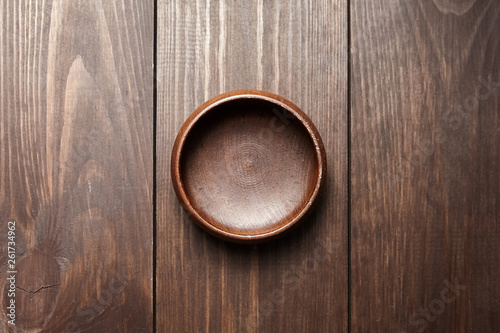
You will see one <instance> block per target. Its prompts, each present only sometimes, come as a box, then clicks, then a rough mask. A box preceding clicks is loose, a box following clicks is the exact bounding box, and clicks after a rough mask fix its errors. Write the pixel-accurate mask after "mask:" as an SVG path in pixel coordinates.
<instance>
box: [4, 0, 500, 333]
mask: <svg viewBox="0 0 500 333" xmlns="http://www.w3.org/2000/svg"><path fill="white" fill-rule="evenodd" d="M499 53H500V3H499V2H498V1H495V0H408V1H396V0H382V1H362V0H332V1H327V0H319V1H302V0H294V1H283V0H276V1H266V0H248V1H234V0H221V1H210V0H189V1H183V0H169V1H160V0H156V1H139V0H123V1H118V0H109V1H104V0H72V1H69V0H36V1H35V0H3V1H2V2H1V3H0V73H1V75H0V227H1V228H2V230H0V247H1V248H2V252H1V253H0V278H1V280H2V281H4V282H2V283H0V285H3V289H2V294H1V296H0V300H1V302H0V303H1V306H2V310H1V311H0V318H1V324H0V332H47V333H52V332H96V333H101V332H153V331H157V332H314V333H316V332H319V333H321V332H360V333H364V332H384V333H385V332H398V333H403V332H408V333H410V332H420V333H421V332H453V333H455V332H479V333H486V332H499V331H500V152H499V150H500V145H499V144H500V119H499V118H500V60H499V58H498V57H497V55H498V54H499ZM235 89H261V90H267V91H269V92H272V93H277V94H280V95H281V96H283V97H285V98H287V99H290V100H291V101H293V102H294V103H296V104H297V105H298V106H299V107H301V108H302V110H304V111H305V112H306V113H307V114H308V115H309V116H310V118H311V119H312V121H313V122H314V123H315V124H316V125H317V127H318V130H319V132H320V134H321V136H322V138H323V141H324V143H325V147H326V151H327V163H328V170H327V172H328V178H327V186H326V191H325V195H324V196H323V197H322V198H321V200H320V202H319V205H318V207H317V209H316V210H315V211H314V213H313V214H312V215H311V216H310V217H308V218H307V219H306V221H305V222H304V223H303V224H302V225H301V226H300V227H299V228H298V229H296V230H294V231H293V232H292V233H290V234H289V235H286V236H285V237H283V238H281V239H278V240H276V241H273V242H270V243H265V244H261V245H236V244H232V243H227V242H223V241H220V240H218V239H216V238H214V237H212V236H209V235H208V234H207V233H205V232H204V231H202V230H201V229H200V228H198V227H197V226H195V225H194V224H193V223H192V222H191V221H190V220H189V218H188V217H187V215H186V214H185V213H184V212H183V211H182V209H181V207H180V205H179V203H178V201H177V199H176V197H175V194H174V191H173V188H172V186H171V178H170V152H171V149H172V145H173V141H174V139H175V136H176V134H177V132H178V130H179V129H180V127H181V125H182V123H183V122H184V120H185V119H186V118H187V116H188V115H189V114H190V113H191V112H192V111H194V109H195V108H196V107H197V106H199V105H200V104H201V103H203V102H204V101H205V100H207V99H209V98H211V97H214V96H216V95H218V94H220V93H223V92H227V91H230V90H235ZM9 228H10V231H13V232H12V233H11V234H9V233H8V232H9ZM9 236H10V237H11V238H10V239H9ZM14 237H15V238H14ZM12 258H14V259H12ZM9 259H10V260H15V263H14V262H12V261H9ZM11 271H13V272H15V273H11ZM14 280H15V281H14ZM11 282H12V283H13V284H12V285H13V286H15V287H13V289H11V288H10V285H11ZM12 300H14V301H15V303H14V304H15V310H14V312H15V317H14V318H15V319H14V320H13V319H12V315H11V316H10V317H9V316H8V315H9V314H11V313H12V306H11V309H9V306H10V305H11V304H12V303H13V302H12ZM9 321H10V323H9ZM13 323H15V325H12V324H13Z"/></svg>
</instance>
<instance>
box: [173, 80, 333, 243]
mask: <svg viewBox="0 0 500 333" xmlns="http://www.w3.org/2000/svg"><path fill="white" fill-rule="evenodd" d="M171 168H172V169H171V171H172V182H173V185H174V189H175V193H176V194H177V197H178V198H179V201H180V202H181V204H182V206H183V207H184V209H185V210H186V212H187V213H188V214H189V215H190V216H191V217H192V218H193V219H194V221H195V222H196V223H197V224H198V225H199V226H200V227H202V228H203V229H205V230H206V231H208V232H209V233H211V234H213V235H215V236H217V237H220V238H222V239H225V240H230V241H236V242H246V243H249V242H256V241H261V240H264V239H270V238H273V237H275V236H277V235H279V234H281V233H282V232H284V231H286V230H288V229H290V228H291V227H292V226H295V225H296V224H297V223H298V222H299V221H300V220H301V219H302V218H303V217H304V216H305V215H306V213H308V212H309V211H310V210H311V207H312V206H313V204H314V202H315V201H316V199H317V198H318V195H319V193H320V190H321V189H322V186H323V184H324V180H325V177H326V158H325V149H324V146H323V143H322V141H321V138H320V136H319V133H318V131H317V130H316V128H315V127H314V125H313V123H312V122H311V120H310V119H309V118H308V117H307V116H306V115H305V114H304V112H302V111H301V110H300V109H299V108H298V107H297V106H296V105H295V104H293V103H291V102H290V101H288V100H286V99H284V98H283V97H280V96H278V95H275V94H271V93H268V92H264V91H258V90H237V91H232V92H228V93H225V94H222V95H219V96H217V97H215V98H213V99H211V100H209V101H207V102H205V103H204V104H203V105H201V106H200V107H199V108H198V109H197V110H196V111H194V112H193V114H191V116H189V118H188V119H187V120H186V122H185V123H184V125H183V126H182V128H181V130H180V131H179V134H178V135H177V139H176V141H175V144H174V147H173V151H172V159H171Z"/></svg>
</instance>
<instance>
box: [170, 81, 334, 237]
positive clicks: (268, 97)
mask: <svg viewBox="0 0 500 333" xmlns="http://www.w3.org/2000/svg"><path fill="white" fill-rule="evenodd" d="M239 99H260V100H264V101H267V102H270V103H273V104H277V105H278V106H280V107H282V108H284V109H285V110H287V111H289V112H290V113H292V114H293V115H294V116H295V117H296V118H297V119H298V120H299V122H300V123H301V124H302V125H303V126H304V127H305V129H306V130H307V133H308V135H309V137H310V138H311V140H312V141H313V144H314V148H315V152H316V154H315V155H316V160H317V163H318V172H317V177H316V183H315V186H314V190H313V192H312V194H311V195H310V196H309V198H308V199H307V201H306V204H305V205H304V206H303V207H302V209H301V210H300V211H299V212H298V213H296V214H294V215H293V216H292V217H290V218H287V219H284V220H283V222H284V224H282V225H281V226H280V227H278V228H276V229H273V230H270V231H266V232H263V233H258V234H252V235H245V234H239V233H235V232H231V231H228V230H225V229H222V228H219V227H217V226H215V225H214V224H212V223H210V221H209V220H207V219H205V218H203V216H201V215H200V214H199V212H198V211H197V209H195V208H194V207H193V205H192V204H191V202H190V199H189V197H188V195H187V194H186V191H185V189H184V185H183V181H182V177H181V168H180V167H181V165H180V164H181V156H182V152H183V147H184V143H185V142H186V139H187V137H188V135H189V133H190V132H191V130H192V129H193V127H194V125H195V124H196V123H197V122H198V120H199V119H200V118H201V117H202V116H204V115H205V114H207V113H208V112H210V111H211V110H213V109H214V108H216V107H217V106H219V105H221V104H224V103H226V102H230V101H234V100H239ZM170 167H171V177H172V184H173V187H174V191H175V194H176V196H177V198H178V199H179V201H180V203H181V205H182V207H183V208H184V210H185V211H186V213H187V214H188V216H189V217H190V218H191V219H192V220H194V222H195V223H196V224H197V225H198V226H200V227H201V228H202V229H204V230H205V231H207V232H208V233H210V234H212V235H214V236H216V237H219V238H222V239H224V240H227V241H233V242H239V243H255V242H259V241H264V240H270V239H273V238H275V237H277V236H279V235H281V234H282V233H283V232H285V231H288V230H290V229H291V228H292V227H294V226H296V225H298V224H299V222H300V221H301V220H303V218H304V217H305V216H306V215H307V214H308V213H310V212H311V209H312V208H313V206H314V204H316V203H317V199H318V197H319V196H320V194H321V192H322V189H323V187H324V184H325V179H326V152H325V147H324V144H323V141H322V139H321V136H320V134H319V132H318V130H317V129H316V127H315V126H314V124H313V122H312V121H311V119H310V118H309V117H308V116H307V115H306V114H305V113H304V112H303V111H302V110H301V109H300V108H299V107H298V106H297V105H295V104H294V103H292V102H291V101H289V100H287V99H285V98H283V97H281V96H279V95H277V94H273V93H270V92H267V91H262V90H254V89H240V90H233V91H229V92H226V93H223V94H220V95H218V96H215V97H213V98H211V99H209V100H207V101H206V102H205V103H203V104H202V105H200V106H199V107H198V108H197V109H196V110H195V111H194V112H193V113H191V115H189V117H188V118H187V119H186V121H185V122H184V124H183V125H182V126H181V129H180V130H179V132H178V134H177V137H176V139H175V142H174V145H173V148H172V154H171V163H170Z"/></svg>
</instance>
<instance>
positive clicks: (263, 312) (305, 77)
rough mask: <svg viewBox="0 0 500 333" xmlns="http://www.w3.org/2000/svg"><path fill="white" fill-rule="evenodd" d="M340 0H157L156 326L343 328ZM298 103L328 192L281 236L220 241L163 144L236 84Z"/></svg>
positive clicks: (343, 10)
mask: <svg viewBox="0 0 500 333" xmlns="http://www.w3.org/2000/svg"><path fill="white" fill-rule="evenodd" d="M346 18H347V2H346V1H314V2H310V1H273V2H271V1H259V0H253V1H244V2H241V1H238V2H237V1H203V0H198V1H180V0H176V1H159V2H158V40H157V43H158V44H157V45H158V51H157V72H158V81H157V83H158V104H157V105H158V108H157V112H158V113H157V114H158V126H157V134H158V140H157V162H158V167H157V179H158V192H157V195H158V196H157V200H158V201H157V206H158V208H157V216H158V229H157V239H158V247H157V261H156V262H157V293H158V297H157V329H158V331H159V332H342V331H346V329H347V196H346V195H347V192H346V189H347V178H346V173H347V165H346V164H347V158H346V154H347V128H346V125H347V122H346V121H347V85H346V83H347V26H346V23H347V22H346ZM249 88H251V89H261V90H267V91H270V92H272V93H277V94H279V95H281V96H283V97H285V98H287V99H289V100H291V101H292V102H294V103H295V104H297V105H298V106H299V107H300V108H301V109H302V110H303V111H304V112H305V113H306V114H308V115H309V116H310V118H311V119H312V121H313V122H314V123H315V124H316V125H317V127H318V130H319V132H320V134H321V136H322V138H323V140H324V143H325V147H326V151H327V165H328V170H327V174H328V179H327V183H326V193H325V195H324V196H323V198H322V200H321V201H320V202H319V206H318V207H317V210H316V211H315V213H313V215H312V216H311V217H309V218H308V219H307V220H306V221H304V223H303V225H302V226H301V227H299V228H298V229H296V230H295V231H293V232H292V233H291V234H290V235H289V236H287V237H286V238H284V239H280V240H277V241H276V242H272V243H269V244H264V245H259V246H252V247H251V246H242V245H233V244H228V243H224V242H223V241H220V240H218V239H215V238H213V237H212V236H210V235H208V234H207V233H206V232H204V231H203V230H201V229H200V228H198V227H197V226H195V225H194V224H193V223H192V222H191V221H190V220H189V219H188V217H187V216H186V214H184V213H183V211H182V209H181V206H180V204H179V203H178V201H177V199H176V197H175V193H174V191H173V189H172V186H171V178H170V172H169V171H170V170H169V166H170V152H171V149H172V145H173V143H174V139H175V136H176V135H177V132H178V130H179V129H180V128H181V125H182V123H183V122H184V120H185V119H186V118H187V117H188V115H189V114H190V113H191V112H193V111H194V110H195V109H196V108H197V107H198V106H199V105H201V104H202V103H203V102H204V101H206V100H207V99H209V98H211V97H214V96H216V95H218V94H220V93H223V92H226V91H230V90H235V89H249Z"/></svg>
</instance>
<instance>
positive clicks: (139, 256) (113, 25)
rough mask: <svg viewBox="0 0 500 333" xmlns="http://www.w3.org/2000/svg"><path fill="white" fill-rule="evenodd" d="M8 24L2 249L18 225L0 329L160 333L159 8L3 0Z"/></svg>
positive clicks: (0, 53)
mask: <svg viewBox="0 0 500 333" xmlns="http://www.w3.org/2000/svg"><path fill="white" fill-rule="evenodd" d="M0 29H1V33H0V72H1V73H2V74H1V77H0V107H1V110H0V138H1V141H0V221H1V222H0V226H1V228H2V230H1V231H0V233H1V237H0V247H1V248H2V249H5V248H6V246H7V224H8V221H15V227H16V230H15V251H16V263H15V270H16V271H17V274H16V276H15V285H16V288H15V293H16V295H15V302H16V303H15V304H16V318H15V324H16V325H15V326H12V325H9V324H8V322H7V319H9V318H6V317H5V311H7V310H6V305H7V304H8V303H9V302H10V299H11V297H9V296H8V294H7V289H2V290H4V291H5V292H2V296H1V297H2V302H1V303H2V314H1V317H2V320H1V324H0V331H2V332H5V331H10V332H27V331H30V332H31V331H37V332H77V331H78V332H84V331H85V332H151V331H152V330H153V315H152V306H153V302H152V270H153V266H152V265H153V262H152V242H153V234H152V227H153V223H152V221H153V219H152V217H153V208H152V195H153V192H152V185H153V184H152V178H153V154H152V146H153V142H152V139H153V136H152V135H153V126H152V123H153V108H152V106H153V105H152V102H153V94H152V91H153V89H152V83H153V78H152V75H151V69H152V63H153V29H154V25H153V4H152V2H142V1H125V2H123V1H101V0H94V1H86V0H76V1H63V0H54V1H15V0H6V1H2V2H1V4H0ZM0 263H1V266H0V267H1V270H0V278H1V281H2V286H4V283H5V281H7V280H6V277H7V270H8V269H9V267H8V266H7V252H6V251H2V253H1V254H0ZM9 276H10V275H9ZM12 299H13V298H12Z"/></svg>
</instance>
